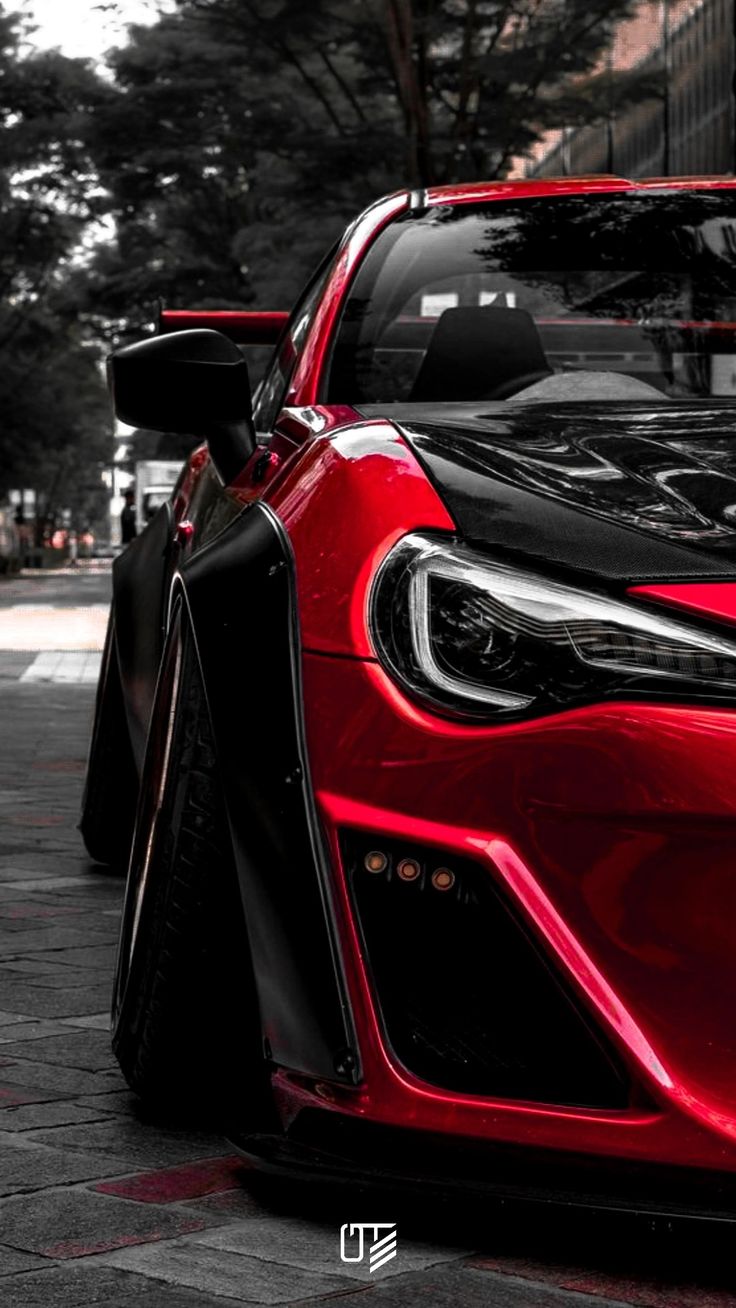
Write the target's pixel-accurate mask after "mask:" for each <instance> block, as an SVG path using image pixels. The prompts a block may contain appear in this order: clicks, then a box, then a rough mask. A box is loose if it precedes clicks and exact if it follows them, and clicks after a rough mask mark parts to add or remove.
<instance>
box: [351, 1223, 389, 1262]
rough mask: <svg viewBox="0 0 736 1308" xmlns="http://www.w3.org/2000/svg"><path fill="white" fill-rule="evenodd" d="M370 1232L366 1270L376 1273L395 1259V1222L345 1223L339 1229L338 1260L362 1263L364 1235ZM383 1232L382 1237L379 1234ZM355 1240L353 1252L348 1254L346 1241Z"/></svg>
mask: <svg viewBox="0 0 736 1308" xmlns="http://www.w3.org/2000/svg"><path fill="white" fill-rule="evenodd" d="M366 1231H370V1232H371V1236H372V1241H373V1243H372V1244H369V1246H368V1270H369V1271H370V1272H377V1271H378V1269H379V1267H383V1266H384V1264H385V1263H388V1262H390V1261H391V1259H392V1258H395V1257H396V1223H395V1222H346V1223H345V1225H344V1226H341V1227H340V1259H341V1261H342V1262H344V1263H362V1262H363V1259H364V1258H365V1244H366V1241H365V1233H366ZM381 1231H384V1232H385V1234H384V1235H380V1234H379V1232H381ZM352 1240H355V1241H356V1244H355V1245H354V1246H353V1248H354V1252H352V1253H350V1252H349V1245H348V1241H352Z"/></svg>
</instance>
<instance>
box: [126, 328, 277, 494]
mask: <svg viewBox="0 0 736 1308" xmlns="http://www.w3.org/2000/svg"><path fill="white" fill-rule="evenodd" d="M107 371H108V379H109V383H110V390H111V392H112V401H113V407H114V409H115V413H116V415H117V417H118V418H119V419H120V421H121V422H125V423H128V425H129V426H131V427H149V428H151V429H152V430H153V431H171V432H179V433H181V434H182V435H187V434H190V433H191V435H192V436H203V437H205V439H206V440H207V444H208V445H209V449H210V454H211V456H212V462H213V464H214V465H215V468H216V469H217V472H218V474H219V476H220V477H221V478H222V480H223V482H224V483H225V485H226V486H227V485H229V484H230V482H232V481H234V480H235V478H236V477H237V476H238V473H239V472H241V471H242V468H243V466H244V464H245V463H247V461H248V459H249V458H250V456H251V454H252V453H253V450H254V449H255V444H256V442H255V432H254V430H253V410H252V407H251V400H250V379H249V377H248V365H247V363H246V362H245V359H244V358H243V356H242V354H241V353H240V350H239V349H238V347H237V345H234V344H233V342H232V341H230V340H228V339H227V337H226V336H223V335H221V333H220V332H215V331H210V330H209V329H208V328H196V329H194V330H192V331H185V332H171V333H170V334H167V335H165V336H154V337H152V338H151V339H150V340H146V341H139V342H138V343H137V344H136V345H126V346H125V347H124V348H123V349H122V350H117V351H116V352H115V354H112V355H111V356H110V358H109V359H108V361H107Z"/></svg>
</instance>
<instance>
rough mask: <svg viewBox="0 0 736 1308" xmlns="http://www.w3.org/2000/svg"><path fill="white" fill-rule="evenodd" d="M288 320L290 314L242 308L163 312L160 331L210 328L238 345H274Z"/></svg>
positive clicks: (160, 318) (160, 316) (160, 319)
mask: <svg viewBox="0 0 736 1308" xmlns="http://www.w3.org/2000/svg"><path fill="white" fill-rule="evenodd" d="M288 320H289V315H288V313H284V312H270V313H245V312H241V310H240V309H220V310H216V311H209V310H206V309H162V310H161V311H160V314H159V320H158V330H159V333H164V332H181V331H187V330H188V329H190V328H192V327H209V328H212V329H213V330H214V331H216V332H222V334H223V336H228V337H229V338H230V340H231V341H235V342H236V344H237V345H275V344H276V342H277V340H278V339H279V336H280V335H281V333H282V331H283V329H284V327H285V326H286V324H287V322H288Z"/></svg>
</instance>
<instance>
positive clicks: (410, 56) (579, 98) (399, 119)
mask: <svg viewBox="0 0 736 1308" xmlns="http://www.w3.org/2000/svg"><path fill="white" fill-rule="evenodd" d="M633 7H634V0H585V2H584V3H583V0H311V2H310V4H309V5H304V4H303V3H300V2H297V0H176V10H175V11H174V12H172V13H170V14H167V15H165V16H163V17H162V18H161V19H160V20H159V22H158V23H156V24H155V25H154V26H152V27H149V28H141V27H138V28H133V29H132V31H131V34H130V40H129V42H128V44H127V45H125V46H123V47H121V48H120V49H119V50H117V51H115V52H114V53H113V55H112V56H111V60H110V63H111V69H112V72H113V75H114V82H115V88H116V92H117V94H116V96H115V97H113V98H112V99H111V101H110V102H109V103H108V104H107V105H106V106H104V108H103V110H102V111H101V112H100V113H99V114H98V115H97V117H96V133H95V137H94V140H93V143H92V148H93V152H94V155H95V161H96V166H97V168H98V170H99V173H100V177H101V179H102V182H103V184H104V187H105V189H106V191H107V193H108V195H109V197H110V208H111V212H112V215H113V217H114V220H115V223H116V228H117V241H109V242H108V241H106V242H105V243H104V244H103V245H102V246H101V247H100V248H99V250H98V253H97V256H96V259H95V261H94V264H93V267H92V269H91V274H90V279H89V282H88V285H87V287H86V290H84V291H83V303H84V304H85V305H86V307H87V309H88V310H89V311H90V312H93V313H96V315H97V317H96V322H97V325H98V329H99V330H100V331H102V332H104V333H106V334H107V336H108V337H109V338H110V339H115V338H116V337H117V336H119V335H120V334H121V333H124V332H125V331H126V330H131V329H132V330H133V331H140V329H141V327H142V326H143V325H144V324H146V323H147V322H150V321H151V318H152V316H153V314H154V311H155V300H156V299H157V298H162V299H163V300H164V301H165V303H166V304H167V305H169V306H171V307H176V306H180V307H187V306H188V307H192V308H195V307H213V306H217V305H220V306H222V307H237V306H239V305H244V306H247V305H252V304H260V305H262V306H263V307H268V308H282V307H288V305H289V304H290V303H291V302H292V301H293V299H294V296H295V294H296V292H297V291H298V289H299V286H300V284H302V283H303V281H304V278H305V277H306V275H307V274H308V272H309V271H310V270H311V267H312V266H314V265H315V264H316V262H317V260H318V258H319V257H320V255H321V254H322V253H324V252H325V250H326V248H327V246H328V245H329V243H330V240H331V239H334V238H335V237H336V236H337V234H338V233H339V231H340V230H341V228H342V227H343V226H344V223H345V221H346V220H347V219H348V218H349V217H350V216H351V215H352V214H353V213H354V212H355V211H356V210H357V209H359V208H361V207H362V206H363V205H364V204H365V203H368V202H369V201H370V200H371V199H373V198H375V196H376V195H378V194H380V193H381V192H383V191H389V190H392V189H395V188H397V187H399V186H402V185H404V184H406V183H407V182H408V183H410V184H412V185H416V186H421V185H425V184H428V183H431V182H439V181H447V180H450V179H453V178H456V179H475V178H478V177H494V176H498V177H502V176H504V175H505V173H506V172H507V170H508V168H509V165H510V162H511V160H512V158H513V157H514V156H517V155H519V154H521V153H523V152H524V151H525V150H527V149H528V148H529V147H530V146H531V144H532V143H533V142H534V141H535V140H536V139H538V137H539V135H540V134H541V133H542V132H544V131H546V130H547V129H548V128H550V127H552V126H555V125H559V124H561V123H565V124H570V123H574V122H576V121H591V120H594V119H595V118H596V116H602V115H603V113H604V110H603V109H601V108H599V107H598V108H597V107H596V106H597V105H598V106H600V105H605V112H608V110H609V108H610V96H609V95H608V94H607V95H606V97H605V98H604V97H602V95H601V94H600V91H601V86H602V81H601V79H602V78H606V77H608V74H607V73H606V72H605V70H604V72H601V71H599V64H600V56H601V52H602V50H603V49H604V47H605V44H606V41H607V39H608V37H609V35H610V25H611V23H612V22H613V21H615V20H616V19H619V18H621V17H624V16H626V15H627V14H628V13H629V12H630V11H631V10H632V9H633ZM606 86H607V87H608V82H606ZM651 89H652V88H651V85H645V84H642V83H641V82H639V83H636V82H635V81H634V82H632V79H631V78H627V79H626V80H625V81H624V80H623V79H620V78H619V79H618V81H617V82H616V84H615V90H616V93H617V94H624V93H625V95H626V96H629V97H632V96H635V95H640V94H644V93H651ZM101 307H102V308H103V309H104V314H100V312H99V310H100V308H101Z"/></svg>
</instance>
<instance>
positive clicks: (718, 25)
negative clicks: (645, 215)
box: [525, 0, 736, 177]
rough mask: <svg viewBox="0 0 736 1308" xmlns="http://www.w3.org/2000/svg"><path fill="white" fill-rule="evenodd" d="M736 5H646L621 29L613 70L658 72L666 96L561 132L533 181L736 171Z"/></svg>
mask: <svg viewBox="0 0 736 1308" xmlns="http://www.w3.org/2000/svg"><path fill="white" fill-rule="evenodd" d="M734 7H735V0H698V2H697V3H692V2H691V3H677V2H676V0H665V2H664V3H662V4H660V5H657V6H652V5H646V6H642V11H641V12H640V14H639V15H638V16H637V18H635V19H634V20H633V21H631V22H629V23H628V24H622V25H621V29H620V31H618V32H617V35H616V40H615V42H614V45H613V50H612V54H611V58H610V62H611V67H612V69H613V70H614V71H617V70H625V69H634V68H636V69H640V70H641V71H645V72H651V73H652V74H654V75H655V76H658V78H659V80H660V84H661V87H662V93H661V95H660V96H659V97H658V98H656V99H655V98H652V99H649V100H646V101H644V102H642V103H641V104H637V105H631V106H630V107H628V108H625V109H623V110H620V111H619V112H617V113H610V114H605V115H604V116H603V117H602V119H601V120H599V121H598V122H597V123H595V124H593V125H591V126H589V127H582V128H577V129H574V130H566V131H563V132H561V133H557V134H556V139H555V140H553V141H548V142H547V143H545V147H544V149H543V150H542V151H541V154H540V155H538V156H537V158H536V159H532V160H530V161H528V163H527V166H526V169H525V172H526V174H527V176H537V177H550V176H560V175H565V174H568V173H573V174H574V173H599V172H604V173H611V172H612V173H618V174H619V175H621V176H624V177H657V176H669V175H682V174H689V173H732V172H734V171H736V136H735V132H734V119H735V114H736V111H735V107H734V106H735V104H736V102H735V100H734V71H735V67H736V65H735V56H734Z"/></svg>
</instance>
